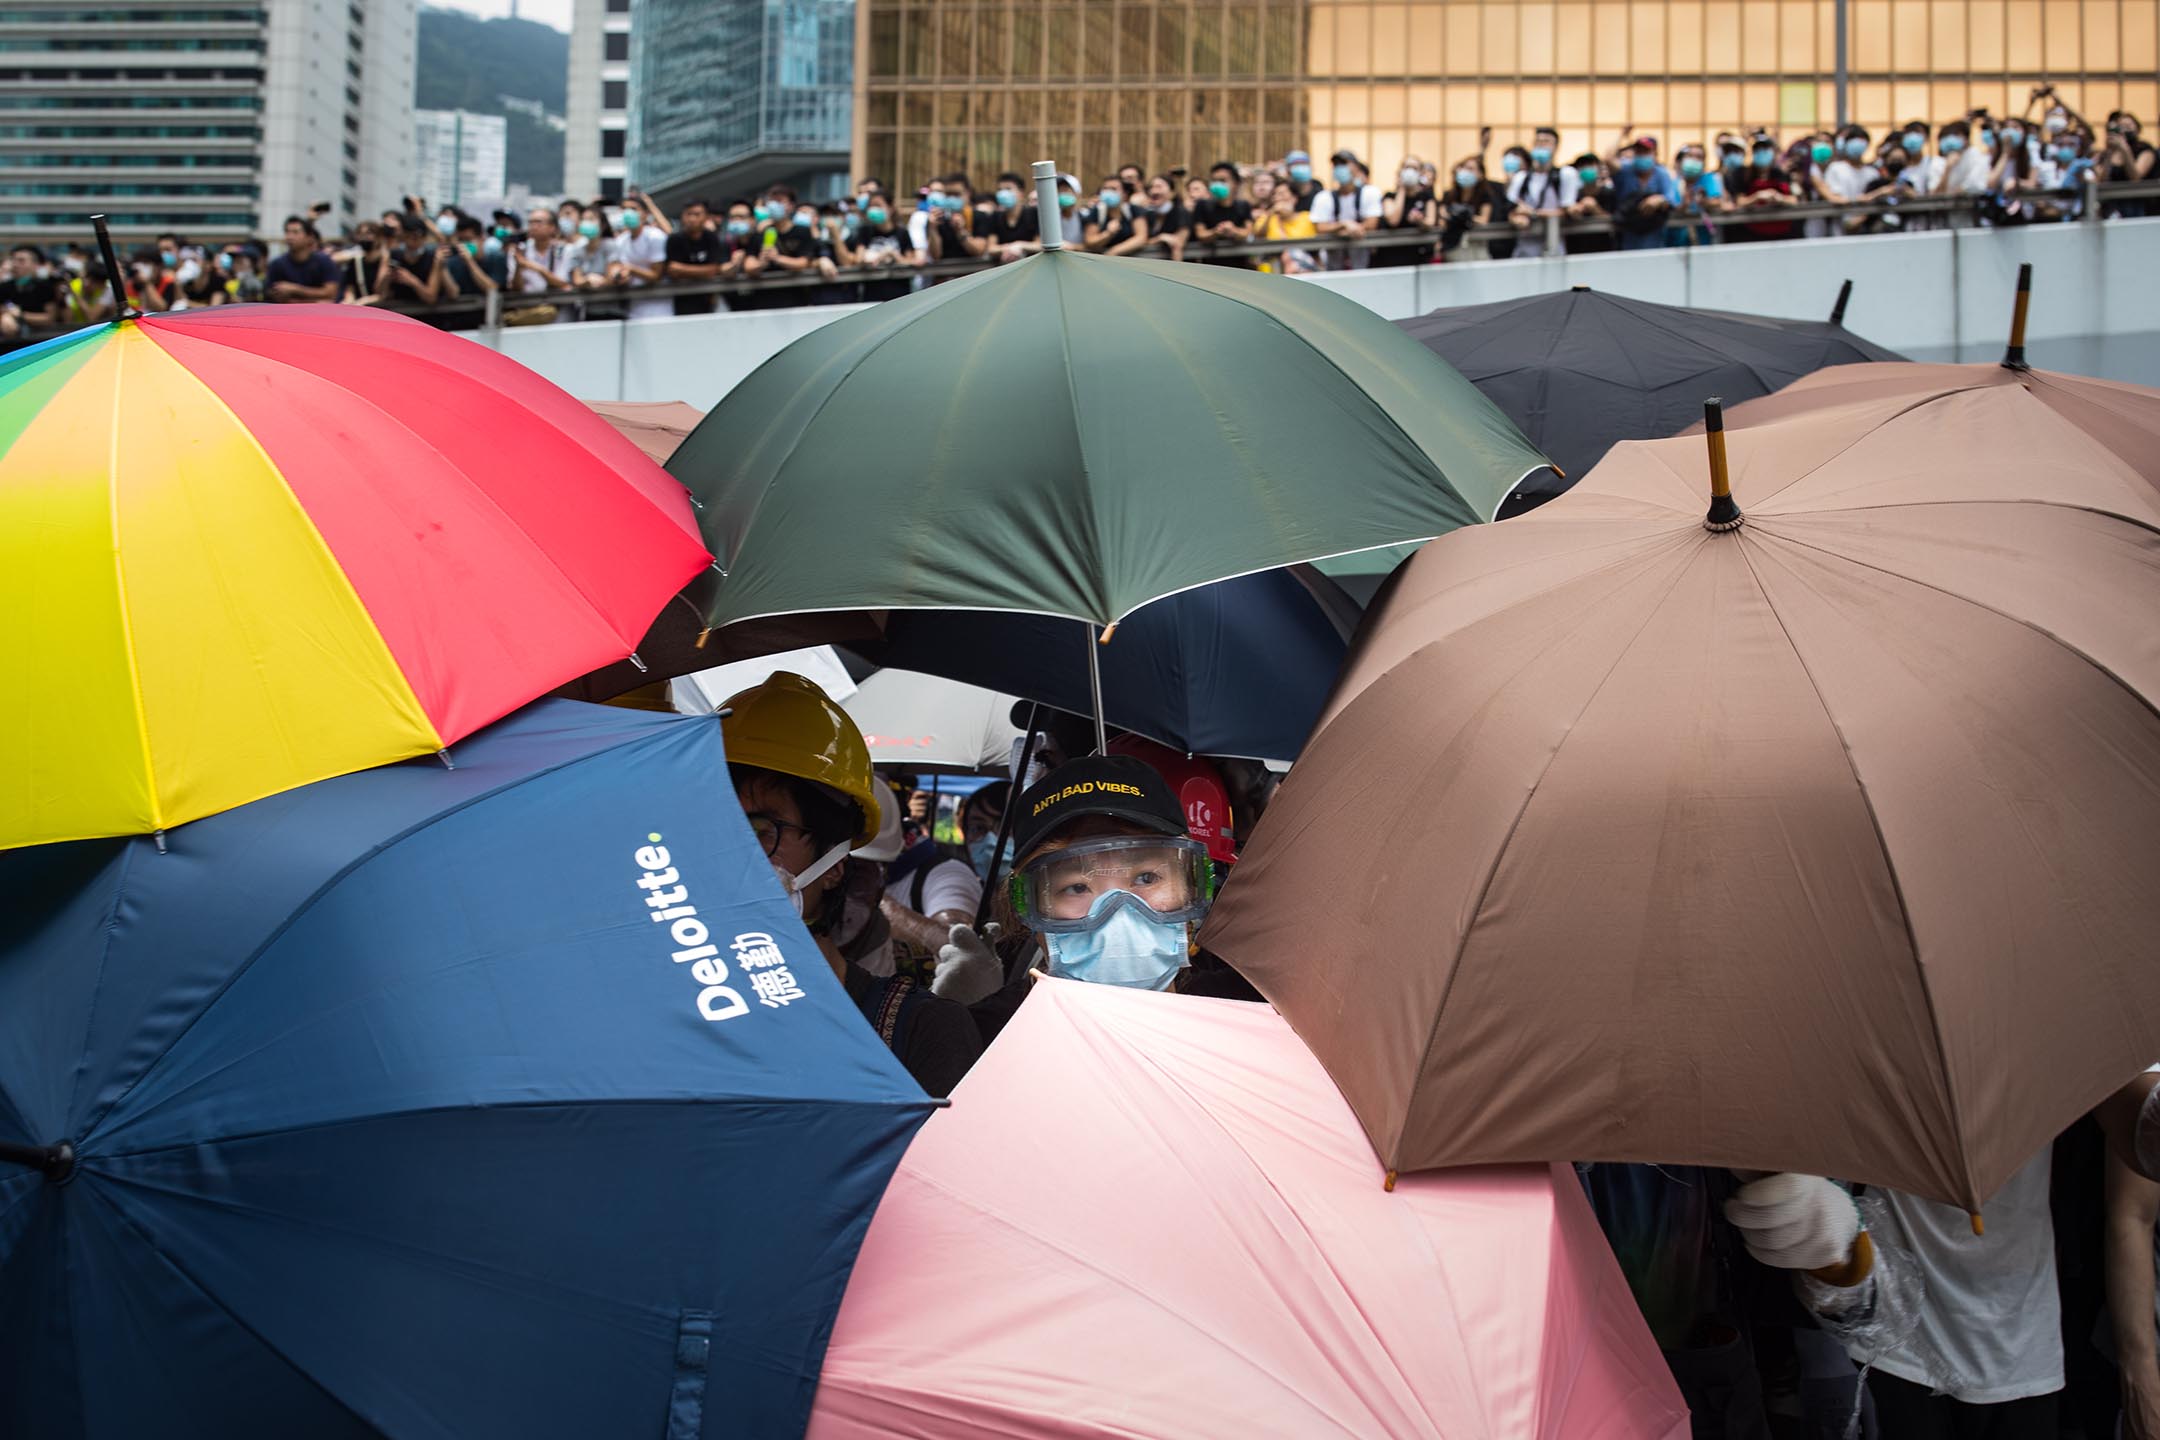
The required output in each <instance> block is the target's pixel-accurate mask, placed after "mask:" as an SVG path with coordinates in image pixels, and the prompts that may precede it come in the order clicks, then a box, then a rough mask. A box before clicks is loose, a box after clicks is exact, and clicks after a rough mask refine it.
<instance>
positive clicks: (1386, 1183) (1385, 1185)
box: [1380, 1170, 1395, 1195]
mask: <svg viewBox="0 0 2160 1440" xmlns="http://www.w3.org/2000/svg"><path fill="white" fill-rule="evenodd" d="M1380 1188H1381V1189H1382V1190H1385V1191H1387V1193H1388V1194H1390V1195H1392V1194H1394V1193H1395V1172H1394V1171H1393V1170H1390V1171H1388V1172H1387V1178H1386V1179H1384V1180H1382V1181H1381V1182H1380Z"/></svg>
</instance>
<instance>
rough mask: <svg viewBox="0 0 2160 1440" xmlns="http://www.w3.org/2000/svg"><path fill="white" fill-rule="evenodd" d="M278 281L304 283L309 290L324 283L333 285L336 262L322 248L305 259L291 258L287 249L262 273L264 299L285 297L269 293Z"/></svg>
mask: <svg viewBox="0 0 2160 1440" xmlns="http://www.w3.org/2000/svg"><path fill="white" fill-rule="evenodd" d="M279 281H290V282H291V283H292V284H295V285H305V286H307V287H308V288H309V289H311V290H314V289H320V288H321V287H323V286H325V285H335V284H337V283H338V263H337V261H335V260H333V259H331V258H330V256H329V254H328V253H327V252H325V251H322V250H317V251H316V252H315V253H314V254H312V255H310V256H308V258H307V259H305V260H295V259H293V257H292V252H291V251H289V250H288V251H286V252H285V253H284V254H283V255H280V256H278V257H277V258H276V259H274V260H272V261H271V262H270V267H269V269H268V270H267V271H266V272H265V273H264V275H263V296H264V298H265V299H269V300H282V299H284V298H285V297H283V296H281V295H272V294H271V293H270V287H271V286H273V285H276V284H277V283H278V282H279Z"/></svg>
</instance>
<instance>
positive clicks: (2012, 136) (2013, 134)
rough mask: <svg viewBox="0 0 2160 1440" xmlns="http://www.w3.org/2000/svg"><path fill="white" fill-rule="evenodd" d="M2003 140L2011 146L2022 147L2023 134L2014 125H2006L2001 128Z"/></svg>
mask: <svg viewBox="0 0 2160 1440" xmlns="http://www.w3.org/2000/svg"><path fill="white" fill-rule="evenodd" d="M2003 139H2004V140H2005V141H2006V142H2008V143H2009V144H2012V145H2022V144H2024V143H2025V132H2024V131H2023V130H2020V129H2019V128H2018V127H2017V126H2015V125H2006V126H2004V127H2003Z"/></svg>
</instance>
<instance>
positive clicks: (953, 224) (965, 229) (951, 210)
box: [925, 174, 990, 260]
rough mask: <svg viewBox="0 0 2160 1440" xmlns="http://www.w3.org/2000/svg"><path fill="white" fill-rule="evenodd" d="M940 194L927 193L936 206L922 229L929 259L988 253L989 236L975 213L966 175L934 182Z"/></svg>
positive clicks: (960, 258)
mask: <svg viewBox="0 0 2160 1440" xmlns="http://www.w3.org/2000/svg"><path fill="white" fill-rule="evenodd" d="M937 183H938V185H939V186H940V188H942V190H943V191H944V193H943V194H942V195H927V196H925V200H926V201H927V202H928V203H930V204H932V205H934V206H936V213H935V214H934V215H932V216H931V217H930V225H929V228H928V230H927V231H925V238H926V239H927V240H928V242H929V249H930V258H931V259H932V260H969V259H973V258H975V257H977V256H980V255H982V254H984V253H985V252H987V251H988V250H989V248H990V236H989V234H988V231H987V229H986V227H985V226H984V225H983V223H982V219H981V217H980V216H978V215H977V214H976V213H975V191H974V188H973V187H972V186H970V185H969V184H968V178H967V176H965V175H959V174H954V175H947V176H946V177H945V178H944V179H942V180H940V181H938V182H937Z"/></svg>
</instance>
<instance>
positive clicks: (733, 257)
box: [0, 84, 2156, 343]
mask: <svg viewBox="0 0 2160 1440" xmlns="http://www.w3.org/2000/svg"><path fill="white" fill-rule="evenodd" d="M1490 146H1491V132H1490V131H1487V132H1485V133H1484V135H1483V136H1482V137H1481V146H1480V150H1479V152H1478V153H1476V154H1471V155H1464V156H1461V157H1459V158H1457V159H1456V160H1455V161H1454V162H1453V163H1452V164H1450V165H1448V166H1446V167H1445V168H1444V169H1443V168H1442V167H1440V166H1439V165H1437V164H1435V163H1434V162H1433V161H1431V160H1428V159H1426V158H1424V157H1421V156H1417V155H1406V156H1403V157H1402V159H1401V161H1400V163H1399V164H1398V165H1397V166H1396V167H1395V169H1394V170H1393V171H1392V172H1390V173H1389V174H1388V175H1387V176H1386V177H1385V178H1383V179H1376V178H1375V177H1374V176H1373V174H1372V172H1371V170H1370V168H1369V167H1368V165H1367V163H1366V161H1365V159H1364V158H1362V157H1360V156H1359V155H1357V154H1356V153H1354V152H1352V151H1350V150H1338V151H1336V152H1335V153H1334V154H1333V155H1331V156H1329V157H1328V163H1327V165H1326V167H1325V168H1324V170H1323V169H1322V168H1321V167H1318V166H1316V165H1315V163H1314V160H1313V157H1312V156H1311V155H1310V154H1308V153H1307V152H1305V151H1302V150H1294V151H1291V152H1290V153H1289V154H1287V155H1285V156H1283V157H1282V158H1281V159H1279V160H1276V161H1272V162H1269V163H1266V164H1261V165H1241V164H1238V163H1236V162H1233V161H1228V160H1224V161H1219V162H1217V163H1215V164H1214V165H1212V166H1210V167H1209V168H1208V170H1207V171H1206V172H1205V173H1204V174H1198V173H1191V172H1188V171H1186V170H1184V169H1175V170H1171V171H1167V172H1165V173H1162V174H1157V175H1153V176H1150V175H1148V174H1147V173H1146V172H1145V171H1144V170H1143V169H1142V168H1141V167H1140V166H1138V165H1124V166H1120V167H1119V168H1118V170H1117V172H1116V173H1115V174H1111V175H1104V176H1102V177H1100V178H1099V179H1098V180H1097V181H1096V182H1095V183H1094V184H1092V185H1088V184H1083V182H1082V180H1081V179H1080V177H1077V176H1074V175H1060V176H1059V177H1058V206H1059V215H1058V223H1059V229H1060V235H1061V238H1062V241H1063V243H1064V244H1065V245H1067V246H1070V247H1073V248H1075V249H1082V250H1087V251H1091V252H1094V253H1098V254H1105V255H1146V256H1152V257H1155V258H1158V259H1169V260H1193V261H1206V262H1208V263H1214V264H1229V265H1238V266H1255V267H1258V268H1260V269H1263V270H1279V271H1283V272H1287V273H1293V274H1295V273H1299V272H1308V271H1314V270H1320V269H1326V268H1364V267H1366V266H1384V265H1415V264H1426V263H1432V262H1436V261H1442V260H1448V259H1460V258H1469V257H1470V256H1471V255H1472V254H1480V255H1488V256H1490V257H1492V258H1496V259H1505V258H1508V257H1510V256H1514V257H1532V256H1539V255H1545V254H1549V253H1564V252H1570V251H1572V252H1574V253H1577V254H1581V253H1586V252H1589V251H1599V250H1612V249H1622V250H1641V249H1655V248H1662V247H1665V246H1672V245H1708V244H1730V243H1744V242H1759V241H1769V240H1782V239H1789V238H1792V237H1795V236H1801V235H1807V236H1828V235H1836V234H1857V233H1863V232H1882V231H1895V230H1901V229H1903V230H1913V229H1924V228H1935V227H1954V226H1964V225H2022V224H2028V223H2033V222H2046V221H2059V220H2071V219H2079V218H2085V216H2084V211H2085V207H2086V205H2087V204H2088V203H2089V200H2088V189H2087V185H2088V182H2093V183H2097V184H2101V185H2116V184H2124V183H2130V182H2139V181H2146V180H2151V179H2153V178H2154V175H2155V155H2156V152H2155V150H2154V148H2153V146H2152V145H2150V144H2149V143H2147V142H2146V140H2145V139H2144V137H2143V133H2142V127H2141V125H2140V123H2139V121H2138V118H2137V117H2136V116H2135V115H2132V114H2130V113H2128V112H2126V111H2120V110H2118V111H2114V112H2112V113H2111V114H2109V115H2108V116H2107V117H2106V119H2105V120H2104V121H2103V120H2096V119H2092V118H2088V117H2086V116H2084V115H2081V114H2079V113H2078V112H2077V111H2076V110H2075V109H2073V108H2072V107H2071V106H2070V105H2069V104H2067V103H2066V102H2065V101H2064V100H2063V99H2062V98H2061V97H2060V96H2059V95H2057V94H2056V92H2055V90H2054V87H2053V86H2050V85H2045V84H2043V85H2037V86H2035V87H2033V90H2032V93H2031V95H2030V97H2029V99H2028V102H2027V105H2026V109H2025V111H2024V113H2022V114H2020V115H2015V116H1994V115H1991V114H1989V113H1988V112H1987V111H1985V110H1975V111H1972V112H1971V113H1969V114H1967V115H1964V116H1962V117H1960V118H1958V119H1954V120H1948V121H1945V122H1943V123H1941V124H1939V125H1937V124H1930V123H1928V122H1927V121H1924V120H1914V121H1911V122H1910V123H1908V124H1906V125H1903V126H1901V127H1899V128H1898V129H1896V130H1892V131H1890V132H1888V133H1886V134H1881V135H1876V134H1872V133H1870V132H1869V130H1868V129H1867V128H1866V127H1864V126H1859V125H1846V126H1843V127H1840V128H1837V129H1835V130H1817V131H1812V132H1808V133H1805V134H1799V135H1788V136H1786V137H1785V138H1783V139H1780V138H1779V137H1778V136H1777V135H1775V134H1773V133H1772V132H1771V131H1769V130H1756V131H1754V132H1752V133H1749V134H1740V133H1735V132H1723V133H1720V134H1718V135H1716V136H1715V137H1713V138H1712V139H1710V140H1708V141H1699V140H1691V141H1685V142H1681V143H1678V144H1670V145H1668V144H1666V143H1663V142H1661V141H1660V140H1659V139H1658V137H1656V136H1652V135H1647V134H1638V133H1635V132H1634V131H1633V129H1632V127H1630V128H1629V129H1628V130H1627V131H1626V132H1624V133H1623V134H1622V135H1621V136H1620V137H1619V139H1618V140H1617V141H1616V142H1615V143H1613V144H1611V145H1610V146H1608V147H1606V148H1604V149H1603V150H1600V149H1598V148H1596V147H1591V148H1588V149H1584V150H1582V151H1580V152H1579V153H1576V154H1575V155H1574V156H1573V157H1572V158H1569V156H1568V154H1567V150H1566V148H1565V147H1564V146H1563V137H1562V135H1561V133H1560V132H1559V131H1558V130H1556V129H1554V128H1552V127H1550V126H1546V127H1541V128H1539V129H1538V130H1536V131H1535V132H1534V133H1533V134H1532V136H1531V137H1530V142H1529V143H1528V144H1527V145H1523V144H1516V145H1510V146H1508V147H1507V148H1506V149H1505V150H1503V151H1502V152H1501V153H1500V155H1499V157H1498V159H1497V161H1494V160H1493V158H1492V157H1491V154H1490ZM1923 200H1925V201H1941V202H1946V203H1941V204H1935V203H1930V204H1925V205H1919V206H1915V205H1913V204H1912V202H1915V201H1923ZM2147 203H2149V202H2143V201H2140V200H2137V199H2119V198H2107V199H2105V200H2104V201H2103V204H2104V209H2105V213H2106V214H2108V215H2111V216H2112V215H2118V214H2119V215H2132V216H2134V215H2142V214H2144V213H2146V205H2147ZM1802 205H1836V206H1841V207H1850V208H1849V209H1848V213H1844V214H1841V215H1826V214H1822V213H1819V212H1817V213H1809V214H1805V215H1798V216H1795V215H1787V214H1784V213H1783V212H1785V211H1788V210H1791V209H1793V208H1794V207H1796V206H1802ZM1901 205H1903V206H1904V207H1905V208H1904V210H1903V211H1902V212H1901V211H1900V208H1899V207H1900V206H1901ZM326 211H327V207H317V210H316V211H315V212H314V213H311V214H309V215H296V216H292V217H290V218H288V219H287V220H286V221H285V224H284V233H283V237H282V243H281V244H280V245H278V246H276V247H272V246H269V245H264V244H259V243H255V242H247V243H241V244H232V245H224V246H216V247H205V246H200V245H195V244H191V243H190V242H189V241H188V239H187V238H186V237H184V236H182V235H178V234H168V235H161V236H159V237H158V238H157V240H156V242H155V243H154V244H153V245H150V246H145V247H142V248H140V249H137V250H135V251H134V252H133V253H132V254H130V255H128V256H126V257H125V258H124V259H123V260H122V261H121V263H122V265H123V266H124V267H125V269H126V270H127V276H126V279H127V283H128V291H129V294H130V295H131V296H132V297H133V299H134V302H135V304H136V305H137V306H139V307H140V308H142V309H144V310H150V311H164V310H177V309H186V308H189V307H193V306H202V305H223V304H229V303H234V302H240V301H255V300H268V301H271V302H275V303H317V304H328V303H342V304H350V305H384V304H389V305H394V306H397V307H399V308H403V309H419V310H423V311H424V310H429V309H431V308H434V307H440V306H443V305H444V304H445V303H446V302H452V301H458V300H468V301H469V300H472V299H474V298H484V297H486V296H487V295H489V294H490V293H493V292H503V293H506V294H515V295H517V296H520V297H522V298H521V300H520V301H519V303H518V304H516V305H514V306H509V307H506V308H505V310H504V313H503V321H504V323H506V324H542V323H547V322H550V321H554V320H558V319H578V318H608V319H616V318H623V317H625V316H627V317H629V318H632V319H643V318H647V317H650V316H654V315H689V314H703V313H709V312H711V311H713V310H715V309H720V308H726V309H759V308H770V307H774V306H793V305H806V304H828V303H837V302H846V301H863V300H885V299H891V298H893V297H895V296H897V295H902V294H905V293H907V292H908V291H909V290H910V289H913V288H916V287H918V286H920V285H922V284H924V283H928V281H929V278H930V277H928V276H925V275H922V274H918V273H916V272H918V271H919V270H921V269H922V268H923V267H925V266H929V265H931V264H932V263H934V262H950V261H963V262H974V263H978V264H996V263H1002V262H1006V261H1011V260H1016V259H1019V258H1021V257H1023V256H1026V255H1029V254H1032V253H1034V252H1035V251H1036V250H1039V249H1040V248H1041V246H1042V235H1041V232H1040V229H1039V222H1038V219H1037V216H1036V211H1035V197H1034V193H1033V189H1032V186H1031V184H1030V182H1029V181H1028V180H1027V179H1026V178H1025V177H1023V176H1020V175H1018V174H1014V173H1010V172H1008V173H1006V174H1002V175H999V176H998V177H997V178H996V180H995V181H994V182H993V183H992V184H991V185H990V187H989V188H988V189H987V190H978V189H977V188H976V185H975V183H974V181H973V180H971V179H970V177H969V176H967V175H966V174H965V173H963V172H958V171H955V172H953V173H950V174H945V175H940V176H937V177H936V178H934V179H931V180H930V181H928V182H927V183H925V184H923V185H921V186H919V187H918V188H917V189H916V190H915V191H914V193H912V194H909V195H905V196H903V195H901V194H897V193H895V192H894V191H892V190H890V189H888V187H887V186H886V184H885V182H884V181H883V180H882V179H880V178H878V177H875V176H866V177H863V178H862V179H861V180H859V181H858V182H857V184H856V186H855V188H854V192H853V193H852V194H850V195H847V196H844V197H842V198H840V199H837V200H829V201H821V202H817V203H812V202H810V201H807V200H805V199H803V198H802V197H800V196H798V195H797V194H796V192H795V191H794V190H793V189H792V188H790V187H789V186H787V185H774V186H772V187H770V188H768V189H767V190H766V191H765V192H764V193H762V194H760V195H756V196H753V197H747V198H741V199H731V200H727V201H725V202H716V201H711V200H704V199H693V200H691V201H689V202H688V203H687V204H684V205H683V206H682V207H681V209H680V211H679V212H678V213H677V214H676V215H674V216H669V215H667V214H665V213H664V212H663V211H662V210H661V208H660V207H659V206H658V205H656V204H655V203H654V202H653V200H652V199H651V198H650V197H649V196H647V195H645V194H643V193H642V192H640V191H639V190H637V189H636V188H634V187H633V188H632V189H630V190H629V192H628V196H627V198H626V199H624V200H621V201H616V202H606V201H598V200H596V201H593V202H592V203H590V204H585V203H581V202H579V201H576V200H564V201H562V202H561V203H560V204H557V205H548V206H537V207H535V208H533V209H532V210H530V211H529V212H527V213H525V214H523V215H519V214H516V213H512V212H508V211H496V212H494V213H493V214H491V215H487V216H480V215H474V214H469V213H467V212H465V211H463V210H460V209H458V208H456V207H450V206H446V207H442V208H440V209H437V208H435V207H431V206H429V205H428V204H427V203H426V202H425V201H424V200H423V199H421V198H420V197H417V196H408V197H406V198H405V200H404V203H403V205H402V206H401V208H399V209H395V210H385V211H384V212H382V214H381V215H379V216H377V217H376V218H374V219H364V220H361V221H358V222H357V223H355V224H353V225H352V226H351V227H350V231H351V233H350V234H348V235H342V236H337V237H330V236H326V235H324V234H323V233H322V229H321V223H322V220H323V217H324V214H325V213H326ZM1586 222H1596V223H1586ZM1321 241H1328V242H1331V243H1327V244H1319V243H1314V244H1309V245H1304V244H1300V243H1299V242H1321ZM1344 241H1348V242H1352V243H1350V244H1348V245H1344V244H1342V243H1340V242H1344ZM1357 242H1366V243H1363V244H1360V243H1357ZM1255 243H1259V244H1264V245H1267V246H1269V247H1271V249H1270V251H1269V252H1268V253H1254V252H1251V251H1249V250H1248V251H1244V252H1242V253H1240V252H1235V251H1233V252H1232V253H1227V254H1225V253H1222V251H1221V247H1244V246H1250V245H1253V244H1255ZM760 277H765V278H768V279H776V278H781V277H797V278H799V280H800V283H797V284H790V285H785V286H778V285H758V284H755V283H751V282H756V281H757V280H759V279H760ZM111 280H112V277H110V276H109V275H108V274H106V269H105V265H104V263H103V261H102V260H101V259H100V258H99V256H98V254H97V252H96V251H95V250H94V248H92V247H90V246H88V245H87V244H82V243H69V244H65V245H62V246H60V247H59V248H58V249H57V250H56V251H55V252H53V253H49V254H48V253H47V252H46V251H44V250H43V249H41V248H40V247H38V246H36V245H29V244H21V245H17V246H15V247H13V248H12V249H11V250H10V252H9V256H8V291H7V294H6V297H5V299H4V300H0V343H19V342H21V341H24V340H30V339H36V338H38V337H39V336H42V335H48V334H52V333H56V332H59V331H63V330H68V329H73V328H76V327H78V326H81V325H86V324H92V323H96V322H98V321H101V320H105V319H109V318H111V316H112V315H113V314H114V313H115V312H116V308H117V303H118V298H117V297H116V295H115V293H114V290H113V286H112V283H111ZM718 281H725V282H734V283H732V284H731V285H729V286H728V287H727V289H728V292H729V293H726V294H725V295H722V294H719V293H714V292H708V293H703V294H680V293H672V291H673V290H675V289H679V288H680V287H682V286H684V285H687V284H692V283H696V282H718ZM656 286H667V287H671V293H667V294H663V295H654V296H646V297H640V296H639V294H638V292H639V291H640V290H645V289H650V288H653V287H656ZM720 288H721V287H719V286H715V287H714V291H715V292H717V291H718V290H719V289H720ZM434 318H435V319H436V320H437V322H438V323H440V324H444V325H446V326H449V327H451V328H473V327H476V326H478V325H479V324H480V323H481V320H480V316H479V313H478V311H477V310H476V309H475V308H474V307H472V306H470V305H467V306H464V307H452V309H451V310H450V311H449V312H444V313H438V314H437V315H436V316H435V317H434Z"/></svg>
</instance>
